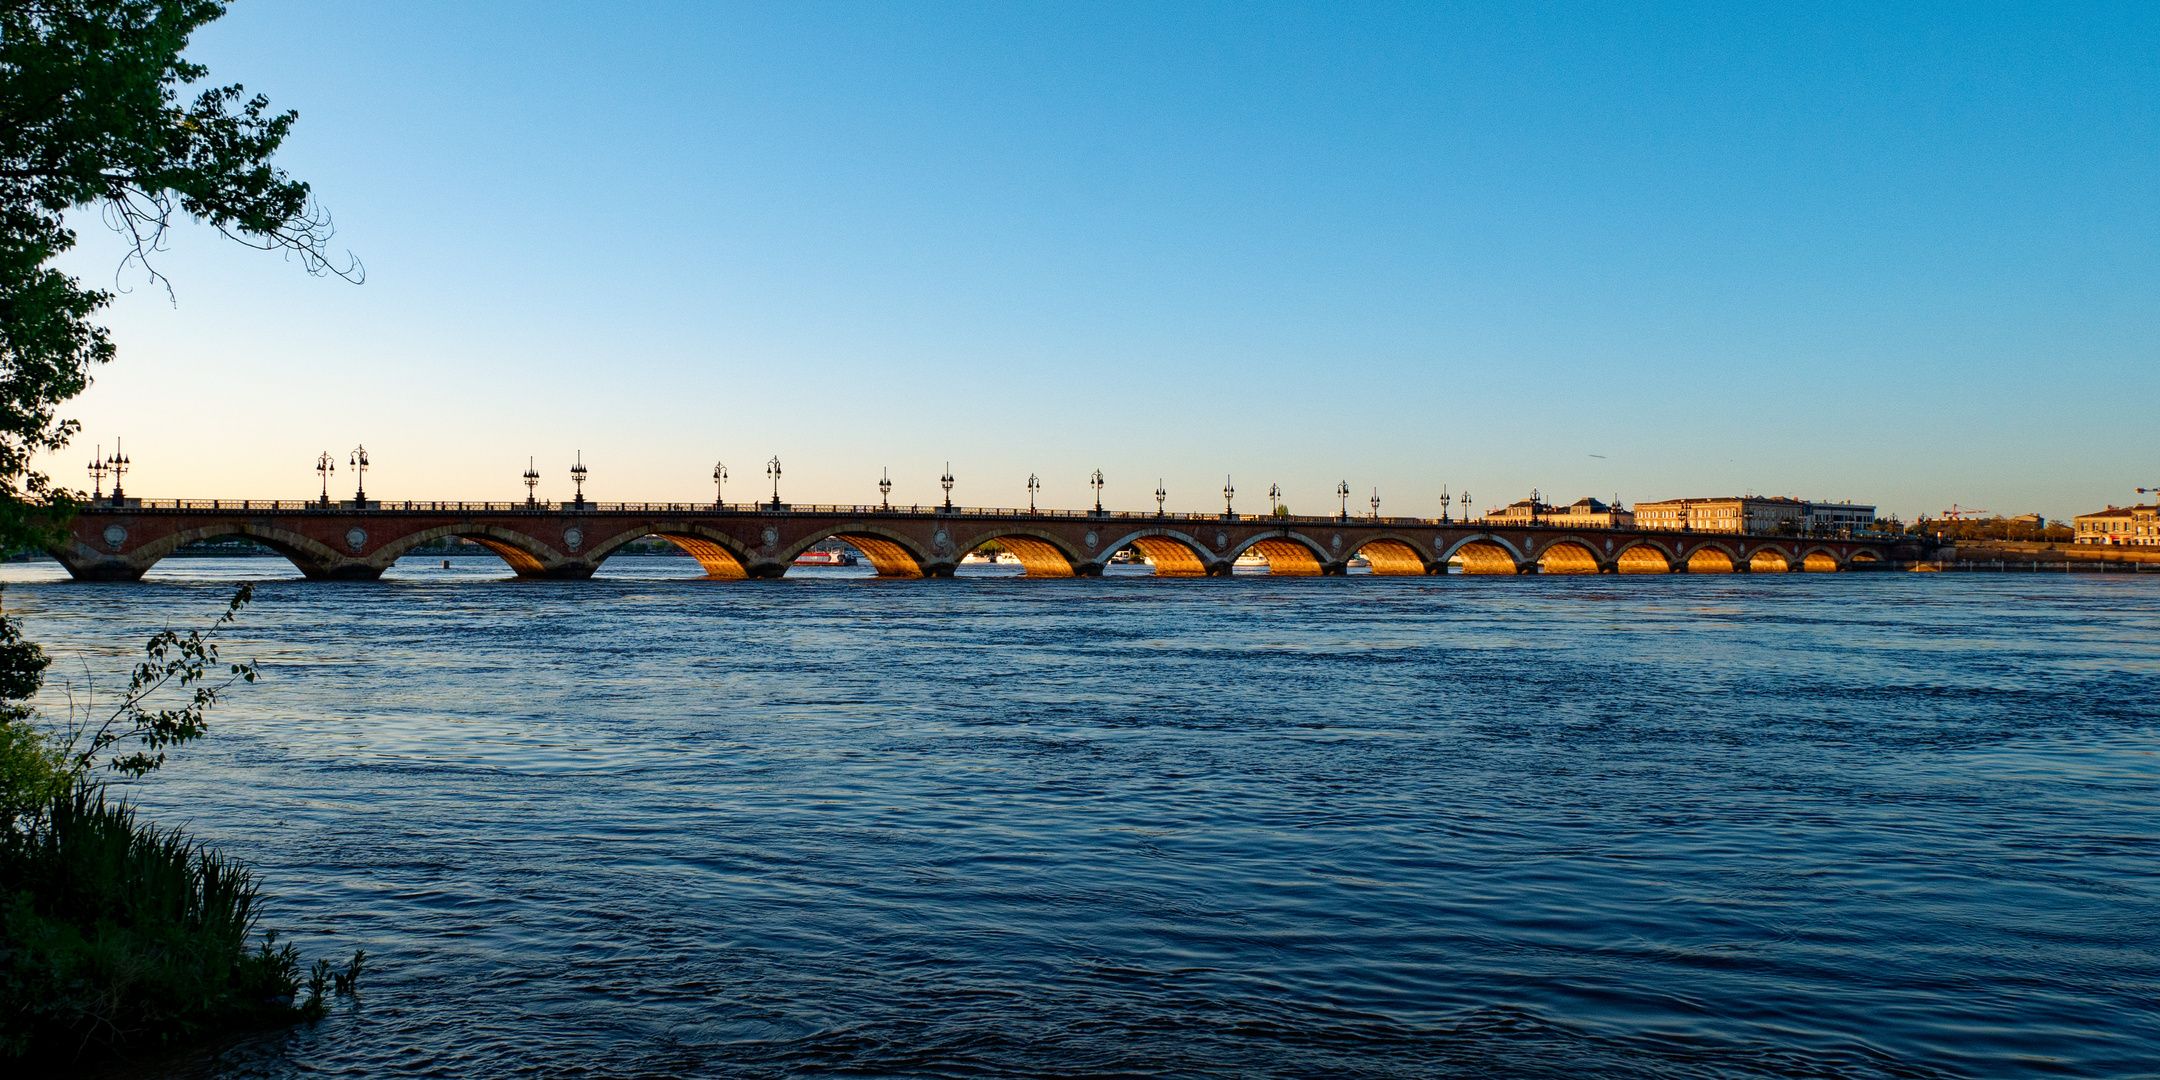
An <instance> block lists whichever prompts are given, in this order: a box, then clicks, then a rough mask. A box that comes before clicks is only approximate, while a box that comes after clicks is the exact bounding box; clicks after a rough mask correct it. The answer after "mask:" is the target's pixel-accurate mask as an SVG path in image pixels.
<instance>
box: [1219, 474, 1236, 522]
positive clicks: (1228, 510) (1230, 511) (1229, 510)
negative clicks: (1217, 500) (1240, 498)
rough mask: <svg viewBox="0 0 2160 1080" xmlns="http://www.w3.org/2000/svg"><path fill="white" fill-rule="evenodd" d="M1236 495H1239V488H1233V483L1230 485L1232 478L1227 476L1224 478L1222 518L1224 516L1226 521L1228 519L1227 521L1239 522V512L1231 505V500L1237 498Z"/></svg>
mask: <svg viewBox="0 0 2160 1080" xmlns="http://www.w3.org/2000/svg"><path fill="white" fill-rule="evenodd" d="M1236 495H1237V488H1235V487H1233V486H1231V483H1230V478H1229V477H1227V476H1225V477H1223V478H1222V516H1223V517H1224V518H1225V519H1227V520H1230V521H1236V520H1237V510H1236V509H1235V508H1233V507H1232V506H1231V505H1230V500H1231V499H1232V498H1234V497H1236Z"/></svg>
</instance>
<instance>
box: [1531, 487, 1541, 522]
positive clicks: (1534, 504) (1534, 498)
mask: <svg viewBox="0 0 2160 1080" xmlns="http://www.w3.org/2000/svg"><path fill="white" fill-rule="evenodd" d="M1538 499H1539V495H1538V490H1537V489H1536V488H1531V489H1530V524H1532V525H1535V524H1537V523H1538V519H1537V512H1538Z"/></svg>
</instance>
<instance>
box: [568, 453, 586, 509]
mask: <svg viewBox="0 0 2160 1080" xmlns="http://www.w3.org/2000/svg"><path fill="white" fill-rule="evenodd" d="M585 472H586V469H585V451H583V450H580V451H578V452H577V463H576V464H573V465H571V466H570V482H571V483H573V484H576V485H577V499H576V501H575V502H573V503H571V505H572V506H575V507H577V508H578V509H580V510H582V509H584V508H585Z"/></svg>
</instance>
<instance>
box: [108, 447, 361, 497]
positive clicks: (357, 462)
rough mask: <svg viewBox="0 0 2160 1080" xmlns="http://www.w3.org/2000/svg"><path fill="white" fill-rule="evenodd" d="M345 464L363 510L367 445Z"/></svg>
mask: <svg viewBox="0 0 2160 1080" xmlns="http://www.w3.org/2000/svg"><path fill="white" fill-rule="evenodd" d="M346 464H349V465H351V466H352V469H353V476H354V480H353V508H354V509H356V510H365V509H367V471H368V457H367V447H366V446H355V447H353V452H352V458H351V459H350V460H349V461H347V462H346ZM119 488H120V485H119V483H118V482H115V483H114V484H113V490H115V491H118V490H119Z"/></svg>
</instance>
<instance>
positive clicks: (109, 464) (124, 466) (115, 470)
mask: <svg viewBox="0 0 2160 1080" xmlns="http://www.w3.org/2000/svg"><path fill="white" fill-rule="evenodd" d="M112 445H113V452H112V456H111V457H109V458H106V459H105V470H106V471H107V472H110V473H112V501H113V505H114V506H119V505H120V504H121V503H122V502H124V501H126V495H125V494H124V493H122V492H121V490H120V478H121V477H123V476H126V475H127V471H128V456H127V455H126V454H123V453H121V452H120V440H118V439H114V440H113V444H112Z"/></svg>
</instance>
